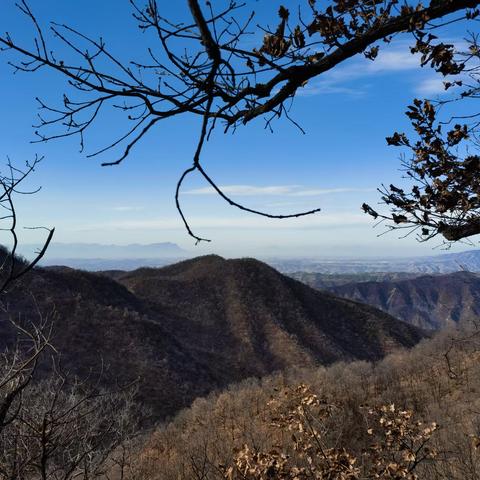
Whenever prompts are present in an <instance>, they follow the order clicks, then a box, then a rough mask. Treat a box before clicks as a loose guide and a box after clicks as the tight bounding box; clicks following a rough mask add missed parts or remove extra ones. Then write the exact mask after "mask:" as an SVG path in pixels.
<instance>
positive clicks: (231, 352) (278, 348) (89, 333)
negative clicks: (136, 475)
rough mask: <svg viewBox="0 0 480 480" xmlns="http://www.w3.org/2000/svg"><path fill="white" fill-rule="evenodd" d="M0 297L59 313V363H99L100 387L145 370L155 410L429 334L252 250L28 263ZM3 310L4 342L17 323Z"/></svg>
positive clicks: (90, 370)
mask: <svg viewBox="0 0 480 480" xmlns="http://www.w3.org/2000/svg"><path fill="white" fill-rule="evenodd" d="M29 292H31V294H30V293H29ZM3 303H4V304H5V305H7V306H8V310H9V312H10V314H11V315H14V316H15V318H19V317H21V318H23V319H24V320H25V321H30V320H35V319H36V318H37V317H38V315H39V314H41V315H42V316H44V317H45V316H47V315H54V316H55V322H54V324H55V329H54V338H53V343H54V345H55V346H56V348H57V349H58V351H59V352H60V353H61V356H62V364H63V366H64V368H66V369H68V370H70V371H73V372H77V373H79V374H81V375H82V376H87V377H89V378H94V377H95V372H98V371H101V370H103V371H104V373H103V375H104V379H103V382H104V384H105V385H107V386H108V385H117V383H116V382H117V381H118V379H121V381H122V382H128V381H130V380H134V379H136V378H140V380H139V381H140V385H139V391H140V393H141V396H142V400H143V401H144V402H145V404H146V405H147V406H149V407H150V408H151V409H152V412H153V417H154V418H155V419H158V418H165V416H168V415H171V414H172V413H174V412H176V411H177V410H178V409H179V408H181V407H182V406H186V405H188V404H190V402H191V401H192V400H193V399H194V398H196V397H198V396H201V395H205V394H206V393H208V392H209V391H212V390H214V389H219V388H223V387H225V386H226V385H227V384H230V383H232V382H237V381H240V380H242V379H245V378H248V377H252V376H254V377H261V376H263V375H266V374H269V373H272V372H274V371H277V370H281V369H286V368H290V367H300V366H305V365H316V364H331V363H332V362H335V361H338V360H353V359H364V360H375V359H379V358H381V357H383V356H384V355H385V354H387V353H389V352H391V351H392V350H394V349H396V348H399V347H410V346H413V345H414V344H416V343H417V342H418V341H419V340H420V339H422V338H423V337H424V336H425V333H424V331H423V330H420V329H418V328H416V327H414V326H411V325H408V324H407V323H404V322H401V321H398V320H397V319H395V318H393V317H391V316H390V315H388V314H386V313H384V312H382V311H380V310H378V309H376V308H374V307H370V306H367V305H362V304H359V303H356V302H354V301H351V300H347V299H343V298H338V297H336V296H334V295H332V294H330V293H324V292H320V291H317V290H314V289H312V288H310V287H308V286H306V285H304V284H302V283H300V282H298V281H296V280H294V279H291V278H288V277H286V276H284V275H282V274H280V273H279V272H277V271H275V270H274V269H273V268H271V267H269V266H267V265H265V264H264V263H261V262H259V261H257V260H251V259H242V260H225V259H223V258H221V257H217V256H207V257H200V258H196V259H192V260H187V261H184V262H181V263H177V264H175V265H171V266H169V267H165V268H160V269H139V270H136V271H133V272H121V271H110V272H104V273H103V274H99V273H88V272H82V271H78V270H73V269H70V268H66V267H60V268H53V267H51V268H46V269H45V268H41V269H35V271H33V272H31V273H30V274H29V275H28V276H25V277H23V278H22V280H21V282H20V283H19V284H16V285H15V287H14V288H13V289H12V290H11V291H10V292H8V293H7V294H6V295H5V296H4V297H3ZM0 316H1V319H3V321H0V340H1V342H2V343H3V345H2V346H5V345H6V344H9V343H11V342H12V341H13V340H14V338H13V331H12V330H11V329H10V328H9V324H8V322H6V321H5V316H6V314H5V313H4V312H3V311H2V312H1V313H0Z"/></svg>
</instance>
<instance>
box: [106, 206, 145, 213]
mask: <svg viewBox="0 0 480 480" xmlns="http://www.w3.org/2000/svg"><path fill="white" fill-rule="evenodd" d="M143 208H144V207H134V206H127V205H125V206H118V207H112V210H113V211H114V212H138V211H140V210H143Z"/></svg>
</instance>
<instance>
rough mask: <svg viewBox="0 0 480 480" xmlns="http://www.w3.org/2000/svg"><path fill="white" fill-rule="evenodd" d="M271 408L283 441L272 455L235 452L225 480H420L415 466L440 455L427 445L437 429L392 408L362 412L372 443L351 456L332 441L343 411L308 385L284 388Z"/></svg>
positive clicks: (248, 448) (243, 450) (249, 448)
mask: <svg viewBox="0 0 480 480" xmlns="http://www.w3.org/2000/svg"><path fill="white" fill-rule="evenodd" d="M269 406H270V408H271V412H272V421H271V426H272V427H273V428H275V429H279V430H280V431H282V432H283V436H282V438H283V439H284V441H283V442H282V443H281V444H279V445H277V446H275V447H274V448H272V449H270V450H268V451H262V450H259V449H256V448H254V447H252V446H249V445H244V446H243V448H240V449H238V450H236V452H235V456H234V459H233V463H232V465H230V466H223V467H222V469H223V471H224V477H225V478H226V479H228V480H236V479H243V480H268V479H278V480H361V479H373V478H381V479H384V480H388V479H392V480H393V479H396V480H400V479H406V480H416V479H417V478H418V477H417V475H416V473H415V470H416V469H417V467H418V466H419V465H420V464H422V463H423V462H425V461H428V460H430V459H434V458H435V457H436V455H437V452H436V451H435V449H434V448H430V447H429V442H430V440H431V438H432V436H433V435H434V434H435V431H436V430H437V428H438V426H437V425H436V424H435V423H431V424H424V423H423V422H421V421H418V420H416V419H415V418H414V414H413V412H412V411H411V410H403V409H398V408H397V407H396V406H395V405H393V404H391V405H386V406H382V407H379V408H373V409H369V408H367V407H364V408H363V410H364V411H365V424H366V428H365V431H364V434H365V435H367V436H369V437H371V441H370V447H369V448H368V449H366V450H364V451H362V452H350V451H348V450H347V449H346V448H344V447H343V446H341V445H339V444H338V441H337V440H334V439H332V438H329V428H328V423H329V422H332V421H334V420H335V416H336V413H338V409H339V408H340V407H339V406H338V405H336V404H334V403H331V402H329V401H327V400H326V399H322V398H320V397H318V396H317V395H316V394H314V393H313V392H312V391H311V390H310V388H309V387H308V386H307V385H304V384H301V385H299V386H297V387H293V388H291V387H289V388H286V389H285V390H283V391H282V392H279V393H278V395H277V396H275V397H274V398H273V399H272V400H271V401H270V402H269Z"/></svg>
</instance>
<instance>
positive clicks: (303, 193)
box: [289, 188, 376, 197]
mask: <svg viewBox="0 0 480 480" xmlns="http://www.w3.org/2000/svg"><path fill="white" fill-rule="evenodd" d="M375 190H376V189H375V188H317V189H311V190H299V191H296V192H292V193H290V194H289V195H290V196H291V197H316V196H319V195H330V194H334V193H366V192H374V191H375Z"/></svg>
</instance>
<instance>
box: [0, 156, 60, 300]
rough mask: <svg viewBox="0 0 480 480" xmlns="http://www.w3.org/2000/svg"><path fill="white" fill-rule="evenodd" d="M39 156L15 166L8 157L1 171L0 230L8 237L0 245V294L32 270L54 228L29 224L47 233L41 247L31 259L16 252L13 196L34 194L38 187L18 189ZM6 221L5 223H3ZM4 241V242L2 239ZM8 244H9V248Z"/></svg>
mask: <svg viewBox="0 0 480 480" xmlns="http://www.w3.org/2000/svg"><path fill="white" fill-rule="evenodd" d="M42 159H43V158H42V157H38V156H37V157H35V159H34V160H33V161H32V162H26V163H25V167H24V168H18V167H16V166H14V165H13V164H12V163H11V162H10V161H8V163H7V172H6V173H0V210H1V212H2V213H1V216H0V222H2V228H1V229H0V231H3V232H7V234H8V235H9V237H10V239H9V240H7V242H5V243H8V246H5V245H0V294H1V293H4V292H5V290H7V288H8V287H9V286H10V284H11V283H12V282H14V281H16V280H18V279H19V278H20V277H21V276H22V275H25V274H26V273H27V272H29V271H30V270H32V269H33V268H34V267H35V266H36V265H37V264H38V262H39V261H40V260H41V259H42V258H43V256H44V255H45V253H46V251H47V249H48V246H49V245H50V242H51V240H52V238H53V234H54V232H55V229H54V228H51V229H50V228H46V227H38V226H32V227H27V228H31V229H43V230H45V231H46V232H47V236H46V238H45V240H44V242H43V244H42V247H41V248H40V249H39V250H38V251H36V252H35V255H34V257H33V259H32V260H30V261H28V260H25V259H22V258H21V257H20V256H19V255H18V247H19V237H18V228H19V225H18V218H17V211H16V208H15V197H16V196H18V195H33V194H35V193H37V192H38V191H39V190H40V188H37V189H34V190H21V188H22V186H23V185H22V184H23V183H24V182H25V180H26V179H27V178H28V177H29V176H30V175H31V174H32V173H33V172H34V171H35V168H36V167H37V166H38V164H39V163H40V162H41V161H42ZM3 225H5V226H3ZM2 243H3V242H2ZM9 247H10V248H9Z"/></svg>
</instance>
